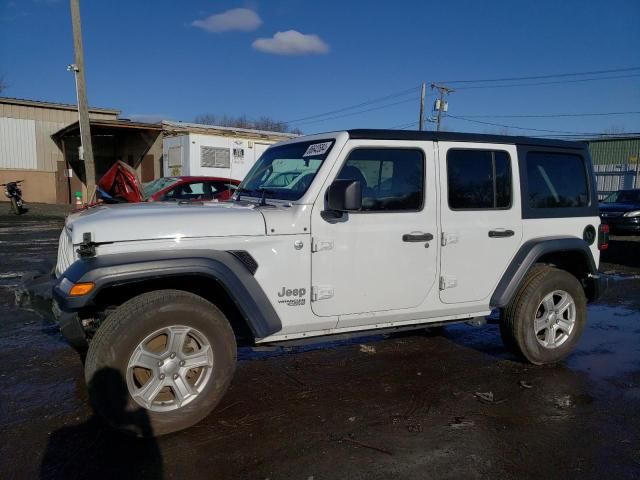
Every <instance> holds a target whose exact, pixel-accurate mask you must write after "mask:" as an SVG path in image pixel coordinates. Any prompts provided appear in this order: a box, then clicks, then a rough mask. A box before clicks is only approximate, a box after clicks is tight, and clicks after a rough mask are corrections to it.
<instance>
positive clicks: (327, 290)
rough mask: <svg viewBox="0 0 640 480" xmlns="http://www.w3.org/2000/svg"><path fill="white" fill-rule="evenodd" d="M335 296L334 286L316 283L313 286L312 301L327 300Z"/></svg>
mask: <svg viewBox="0 0 640 480" xmlns="http://www.w3.org/2000/svg"><path fill="white" fill-rule="evenodd" d="M331 297H333V287H330V286H328V285H314V286H312V287H311V301H312V302H317V301H318V300H326V299H327V298H331Z"/></svg>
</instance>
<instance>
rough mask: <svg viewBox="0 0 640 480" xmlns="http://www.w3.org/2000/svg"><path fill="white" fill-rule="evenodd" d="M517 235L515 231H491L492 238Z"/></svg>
mask: <svg viewBox="0 0 640 480" xmlns="http://www.w3.org/2000/svg"><path fill="white" fill-rule="evenodd" d="M515 234H516V232H514V231H513V230H489V237H490V238H505V237H513V236H514V235H515Z"/></svg>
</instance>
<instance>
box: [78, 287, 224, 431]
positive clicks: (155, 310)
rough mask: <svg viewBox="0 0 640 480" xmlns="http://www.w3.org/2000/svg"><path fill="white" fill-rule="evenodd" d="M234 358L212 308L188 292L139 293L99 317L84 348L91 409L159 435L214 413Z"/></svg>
mask: <svg viewBox="0 0 640 480" xmlns="http://www.w3.org/2000/svg"><path fill="white" fill-rule="evenodd" d="M235 361H236V342H235V336H234V333H233V330H232V329H231V326H230V325H229V322H228V321H227V319H226V317H225V316H224V314H223V313H222V312H221V311H220V310H219V309H218V308H216V307H215V305H213V304H211V303H209V302H208V301H206V300H205V299H203V298H202V297H199V296H197V295H194V294H192V293H188V292H183V291H179V290H161V291H155V292H150V293H145V294H142V295H139V296H137V297H135V298H133V299H131V300H129V301H128V302H126V303H124V304H123V305H121V306H120V307H119V308H118V309H116V310H115V311H114V312H113V313H112V314H111V315H109V316H108V317H107V319H106V320H105V321H104V322H103V324H102V325H101V326H100V328H99V329H98V331H97V332H96V334H95V336H94V337H93V340H92V341H91V344H90V345H89V351H88V354H87V361H86V364H85V378H86V380H87V382H88V384H89V391H90V395H91V401H92V403H93V406H94V408H95V410H96V411H97V412H98V413H99V414H100V415H101V416H102V417H104V418H105V419H106V420H107V422H108V423H109V424H111V425H112V426H114V427H116V428H118V429H122V430H127V431H131V432H133V433H135V434H137V435H142V436H145V435H163V434H166V433H170V432H174V431H177V430H181V429H184V428H187V427H189V426H191V425H193V424H195V423H197V422H198V421H200V420H201V419H203V418H204V417H206V416H207V415H208V414H209V413H210V412H211V411H212V410H213V409H214V408H215V406H216V405H217V404H218V402H219V401H220V400H221V399H222V397H223V395H224V393H225V392H226V390H227V388H228V386H229V384H230V382H231V377H232V376H233V372H234V370H235ZM114 395H115V396H116V397H118V396H119V397H121V398H114Z"/></svg>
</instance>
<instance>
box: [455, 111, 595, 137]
mask: <svg viewBox="0 0 640 480" xmlns="http://www.w3.org/2000/svg"><path fill="white" fill-rule="evenodd" d="M447 117H449V118H455V119H456V120H462V121H465V122H472V123H479V124H482V125H491V126H493V127H502V128H515V129H516V130H531V131H532V132H545V133H567V134H572V135H600V134H599V133H596V132H571V131H569V132H568V131H565V130H547V129H544V128H529V127H519V126H517V125H504V124H501V123H493V122H484V121H481V120H473V119H470V118H465V117H460V116H457V115H447Z"/></svg>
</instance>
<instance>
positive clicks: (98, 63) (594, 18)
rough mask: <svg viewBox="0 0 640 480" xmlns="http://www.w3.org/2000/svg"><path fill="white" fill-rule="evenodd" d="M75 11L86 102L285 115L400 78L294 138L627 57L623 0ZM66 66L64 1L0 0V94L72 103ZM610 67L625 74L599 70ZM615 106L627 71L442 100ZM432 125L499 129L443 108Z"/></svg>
mask: <svg viewBox="0 0 640 480" xmlns="http://www.w3.org/2000/svg"><path fill="white" fill-rule="evenodd" d="M81 7H82V17H83V27H84V32H83V33H84V45H85V61H86V76H87V83H88V95H89V102H90V104H91V105H95V106H104V107H114V108H118V109H121V110H122V112H123V116H125V117H130V118H134V119H144V118H147V119H148V118H166V119H173V120H183V121H192V120H193V119H194V118H195V117H196V116H197V115H198V114H204V113H215V114H228V115H240V114H246V115H247V116H249V117H259V116H261V115H268V116H272V117H275V118H277V119H280V120H284V121H291V120H297V119H300V118H305V117H309V116H313V115H316V114H320V113H323V112H328V111H333V110H338V109H341V108H343V107H347V106H350V105H354V104H359V103H362V102H366V101H368V100H371V99H377V98H380V97H384V96H386V95H395V94H398V93H399V92H403V91H409V90H410V89H412V88H414V87H415V89H414V90H412V91H410V92H408V93H403V94H399V95H398V96H395V97H393V98H390V99H388V100H386V101H382V102H378V103H373V104H370V105H367V106H364V107H361V108H360V109H354V110H350V111H345V112H340V113H337V114H335V115H332V116H328V117H333V118H327V117H322V118H313V119H310V120H307V122H299V123H293V124H292V125H293V126H297V127H299V128H301V129H302V130H303V131H305V132H308V133H311V132H317V131H326V130H332V129H339V128H349V127H381V128H387V127H393V126H396V125H400V124H407V123H409V122H412V121H416V120H417V116H418V111H417V109H418V94H417V92H418V85H419V84H420V83H421V82H422V81H427V82H432V81H446V80H467V79H468V80H473V79H487V78H488V79H492V78H503V77H520V76H538V75H547V74H556V73H565V72H585V71H596V70H606V69H617V68H624V67H638V66H640V28H638V24H639V22H640V2H639V1H638V0H626V1H623V0H607V1H606V2H605V1H595V0H591V1H587V0H581V1H574V0H563V1H559V0H552V1H547V0H532V1H524V0H523V1H514V0H511V1H502V0H494V1H486V2H485V1H472V0H469V1H455V0H452V1H447V2H443V1H430V0H424V1H401V0H399V1H395V2H374V1H371V0H350V1H344V0H342V1H337V0H324V1H322V2H319V1H310V0H307V1H303V0H262V1H252V2H248V3H247V2H244V3H243V2H242V1H240V2H238V1H213V0H207V1H205V0H190V1H170V0H155V1H153V2H151V1H142V0H141V1H127V0H109V1H98V0H93V1H88V0H84V1H82V2H81ZM237 9H240V10H237ZM229 11H231V12H229ZM225 12H227V13H226V14H225ZM220 14H225V15H223V16H222V17H213V18H212V17H211V16H213V15H220ZM194 22H195V23H194ZM278 32H281V33H280V34H279V35H277V34H278ZM72 60H73V50H72V34H71V22H70V17H69V5H68V2H67V1H66V0H57V1H56V0H13V1H7V0H0V73H4V75H5V77H4V81H5V83H7V84H8V88H7V90H6V91H5V92H4V95H6V96H11V97H19V98H31V99H39V100H50V101H60V102H67V103H73V102H74V101H75V90H74V82H73V77H72V76H71V74H70V73H68V72H67V71H66V70H65V67H66V66H67V64H68V63H71V62H72ZM625 74H626V75H630V74H637V75H640V70H636V71H632V72H622V73H611V74H608V75H601V76H621V75H625ZM579 78H582V77H562V78H556V79H551V80H567V79H571V80H575V79H579ZM524 83H526V82H524ZM529 83H535V82H531V81H530V82H529ZM498 84H501V83H498ZM472 85H476V86H478V85H480V84H472ZM452 86H454V87H456V86H460V87H462V86H465V84H452ZM466 86H470V85H466ZM428 95H429V98H428V101H427V103H428V106H430V105H431V104H432V101H433V92H431V91H428ZM390 104H393V105H391V106H388V107H384V106H385V105H390ZM378 107H384V108H378ZM372 108H376V110H372V111H368V112H364V113H361V114H358V115H349V116H343V117H341V118H335V117H337V116H339V115H344V114H347V113H353V112H354V111H355V112H357V111H362V110H369V109H372ZM428 110H430V108H429V109H428ZM629 111H635V112H638V111H640V76H636V77H628V78H615V79H608V80H599V81H588V82H574V83H561V84H547V85H537V86H529V87H517V88H477V89H465V90H463V89H460V90H458V91H457V92H455V93H453V94H452V95H451V96H450V98H449V113H450V114H451V115H455V116H470V115H535V114H538V115H545V114H550V113H563V114H564V113H602V112H629ZM467 118H469V117H467ZM471 118H473V119H474V120H476V121H486V122H490V123H497V124H507V125H515V126H522V127H530V128H537V129H548V130H558V131H572V132H574V131H575V132H600V131H604V130H609V129H614V130H619V129H624V130H625V131H627V132H632V131H635V132H638V131H640V115H637V114H636V115H624V116H622V115H620V116H617V115H611V116H592V117H561V118H501V117H497V118H493V117H475V116H474V117H471ZM311 120H313V122H312V121H311ZM318 120H322V121H318ZM428 126H429V128H432V125H431V124H428ZM444 126H445V128H447V129H448V130H460V131H479V132H485V131H488V132H498V131H500V132H505V129H504V128H502V127H498V126H491V125H484V124H479V123H473V122H469V121H463V120H459V119H455V118H451V117H450V118H446V119H445V120H444ZM507 131H508V132H509V133H513V134H516V133H524V134H542V133H537V132H536V131H524V130H517V129H508V130H507Z"/></svg>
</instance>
